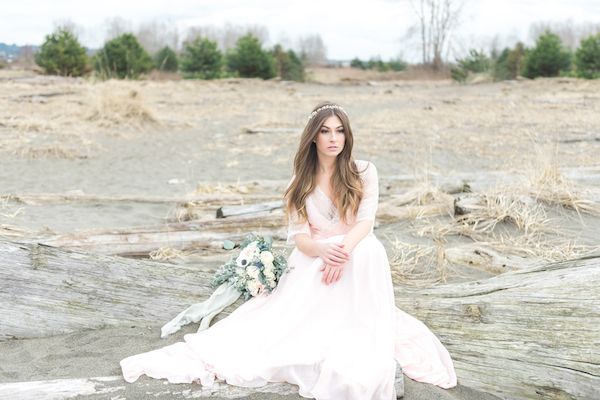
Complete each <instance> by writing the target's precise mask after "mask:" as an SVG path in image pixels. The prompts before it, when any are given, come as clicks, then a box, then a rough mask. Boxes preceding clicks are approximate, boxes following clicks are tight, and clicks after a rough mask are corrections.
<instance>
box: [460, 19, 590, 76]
mask: <svg viewBox="0 0 600 400" xmlns="http://www.w3.org/2000/svg"><path fill="white" fill-rule="evenodd" d="M471 73H488V74H490V75H492V76H493V78H494V79H495V80H508V79H516V78H517V77H519V76H523V77H526V78H537V77H553V76H569V77H578V78H586V79H596V78H600V33H597V34H591V35H589V36H588V37H584V38H582V39H581V41H580V43H579V47H577V48H576V49H575V50H574V51H573V50H571V49H570V48H569V47H567V46H565V45H564V44H563V42H562V40H561V38H560V36H559V35H557V34H556V33H554V32H552V31H551V30H549V29H547V30H545V31H544V32H543V33H542V34H541V35H540V36H539V37H538V38H537V40H536V42H535V45H534V46H533V47H531V48H527V47H525V45H524V44H523V43H521V42H518V43H517V44H516V45H515V46H514V47H513V48H505V49H504V50H502V51H501V52H495V51H494V52H492V53H491V54H489V55H488V54H486V53H485V52H484V51H477V50H475V49H471V50H470V52H469V55H468V56H467V57H464V58H462V59H459V60H457V64H456V66H455V67H453V68H452V70H451V74H452V78H453V79H454V80H456V81H459V82H464V81H465V80H467V78H468V76H469V74H471Z"/></svg>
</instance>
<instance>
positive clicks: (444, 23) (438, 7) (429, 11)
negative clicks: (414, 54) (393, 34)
mask: <svg viewBox="0 0 600 400" xmlns="http://www.w3.org/2000/svg"><path fill="white" fill-rule="evenodd" d="M409 1H410V5H411V7H412V9H413V11H414V12H415V14H416V16H417V18H418V24H417V27H418V28H417V29H415V28H414V27H413V28H409V31H412V32H419V36H420V37H419V39H420V42H421V58H422V61H423V64H431V65H432V66H433V68H434V69H439V68H441V66H442V63H443V58H444V55H447V54H448V52H449V48H450V44H451V34H452V33H453V31H454V30H455V29H456V28H457V26H458V25H459V23H460V16H461V13H462V10H463V7H464V3H465V1H464V0H409Z"/></svg>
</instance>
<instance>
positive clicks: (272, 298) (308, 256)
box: [121, 102, 456, 400]
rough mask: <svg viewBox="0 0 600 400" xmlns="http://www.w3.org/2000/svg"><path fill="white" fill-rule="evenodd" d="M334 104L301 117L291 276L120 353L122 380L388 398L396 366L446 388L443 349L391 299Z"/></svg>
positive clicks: (290, 200) (344, 123)
mask: <svg viewBox="0 0 600 400" xmlns="http://www.w3.org/2000/svg"><path fill="white" fill-rule="evenodd" d="M352 145H353V136H352V130H351V128H350V123H349V120H348V116H347V114H346V112H345V111H344V109H343V108H342V107H340V106H339V105H336V104H334V103H330V102H325V103H321V104H319V105H317V107H315V108H314V109H313V112H312V113H311V114H310V116H309V119H308V123H307V124H306V127H305V128H304V132H303V133H302V137H301V139H300V146H299V148H298V152H297V153H296V156H295V159H294V176H293V177H292V180H291V182H290V184H289V185H288V187H287V190H286V192H285V199H286V205H287V207H286V210H287V214H288V220H289V227H288V236H287V241H288V244H295V246H296V247H295V248H294V250H293V251H292V253H291V254H290V257H289V259H288V265H289V267H291V269H290V270H289V272H287V273H286V274H284V275H283V276H282V278H281V280H280V282H279V284H278V286H277V287H276V289H275V290H274V291H273V292H272V293H271V294H266V293H265V294H261V295H258V296H257V297H254V298H252V299H250V300H248V301H247V302H245V303H244V304H242V305H241V306H240V307H238V308H237V309H236V310H234V311H233V312H232V313H231V314H230V315H229V316H228V317H226V318H223V319H222V320H220V321H218V322H216V323H215V324H214V325H212V326H211V327H210V328H208V329H206V330H204V331H200V332H198V333H192V334H187V335H184V340H185V341H184V342H179V343H175V344H172V345H170V346H166V347H163V348H160V349H157V350H153V351H150V352H147V353H142V354H137V355H134V356H130V357H127V358H125V359H124V360H122V361H121V367H122V370H123V376H124V378H125V380H127V381H128V382H133V381H135V380H136V379H137V378H138V377H139V376H140V375H142V374H146V375H148V376H150V377H153V378H167V379H168V380H169V382H173V383H183V382H192V381H196V382H200V383H201V384H202V385H208V386H210V385H212V383H213V382H214V381H215V380H217V379H219V380H225V381H226V382H227V383H229V384H232V385H238V386H246V387H257V386H262V385H264V384H266V383H268V382H290V383H293V384H296V385H298V387H299V390H298V393H299V394H300V395H301V396H303V397H307V398H316V399H317V400H326V399H336V400H337V399H350V400H368V399H373V400H376V399H377V400H378V399H385V400H389V399H392V398H395V395H396V392H395V389H394V378H395V373H396V364H397V363H399V364H400V365H401V367H402V370H403V372H404V373H405V374H406V375H407V376H409V377H410V378H413V379H415V380H418V381H421V382H427V383H432V384H435V385H438V386H440V387H443V388H450V387H454V386H456V374H455V372H454V366H453V363H452V360H451V358H450V355H449V354H448V351H447V350H446V349H445V348H444V347H443V346H442V344H441V343H440V341H439V340H438V339H437V338H436V337H435V335H433V333H431V331H430V330H429V329H428V328H427V327H426V326H425V325H424V324H423V323H421V322H420V321H418V320H417V319H415V318H413V317H411V316H410V315H408V314H406V313H405V312H403V311H402V310H400V309H398V308H397V307H396V306H395V302H394V289H393V285H392V281H391V275H390V267H389V263H388V259H387V254H386V252H385V249H384V247H383V245H382V244H381V242H380V241H379V240H378V239H377V238H376V237H375V235H374V234H373V224H374V221H375V212H376V210H377V201H378V196H379V183H378V176H377V169H376V168H375V166H374V165H373V164H372V163H370V162H367V161H361V160H353V158H352Z"/></svg>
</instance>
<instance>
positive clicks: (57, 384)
mask: <svg viewBox="0 0 600 400" xmlns="http://www.w3.org/2000/svg"><path fill="white" fill-rule="evenodd" d="M164 383H165V380H164V379H162V380H157V379H144V378H142V379H140V380H139V381H136V382H134V383H133V384H128V383H126V382H125V381H124V380H123V377H122V376H98V377H93V378H71V379H51V380H43V381H30V382H10V383H0V398H3V399H11V400H29V399H36V400H50V399H66V398H75V397H76V398H78V399H87V398H89V399H97V398H126V399H147V398H152V399H158V400H160V399H164V400H171V399H198V398H202V399H204V398H210V399H214V400H223V399H248V398H249V396H253V395H260V398H261V399H263V400H302V399H304V397H302V396H300V395H299V394H298V386H297V385H293V384H290V383H287V382H273V383H267V384H266V385H264V386H259V387H252V388H251V387H241V386H234V385H228V384H227V383H225V382H223V381H219V380H217V381H215V383H214V384H213V386H212V387H204V386H202V385H200V384H197V383H195V384H192V385H190V384H169V385H165V384H164ZM394 387H395V389H396V398H398V399H399V398H402V397H403V396H404V376H403V375H402V370H401V368H400V366H398V367H397V369H396V380H395V385H394ZM121 396H123V397H121ZM253 398H254V397H253ZM256 398H257V397H256Z"/></svg>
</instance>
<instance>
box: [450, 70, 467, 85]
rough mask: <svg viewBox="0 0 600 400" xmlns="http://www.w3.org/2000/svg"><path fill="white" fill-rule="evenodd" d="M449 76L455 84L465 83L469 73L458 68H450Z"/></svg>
mask: <svg viewBox="0 0 600 400" xmlns="http://www.w3.org/2000/svg"><path fill="white" fill-rule="evenodd" d="M450 76H451V77H452V79H453V80H455V81H457V82H461V83H462V82H465V81H466V80H467V77H468V76H469V72H468V71H466V70H464V69H462V68H460V67H452V68H450Z"/></svg>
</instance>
